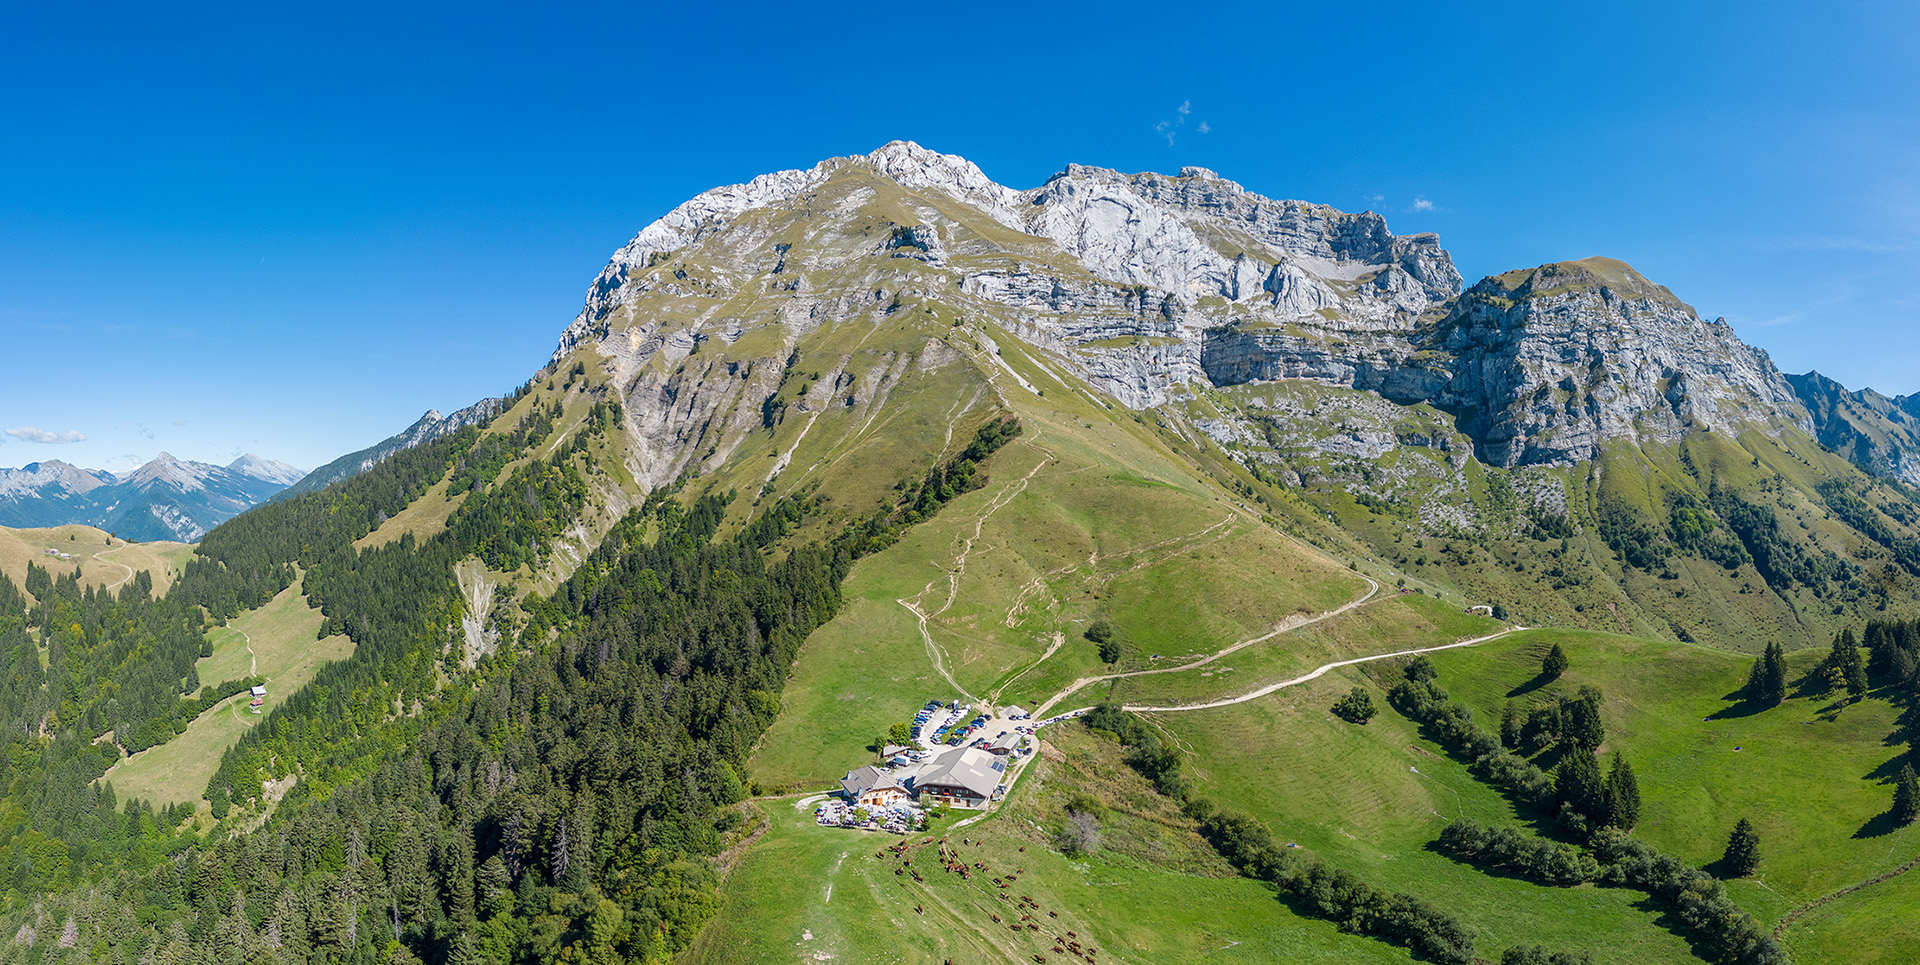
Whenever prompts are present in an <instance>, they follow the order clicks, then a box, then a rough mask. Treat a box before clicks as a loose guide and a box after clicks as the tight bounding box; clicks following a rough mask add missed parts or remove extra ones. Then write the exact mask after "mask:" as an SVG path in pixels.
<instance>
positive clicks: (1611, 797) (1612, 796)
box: [1607, 751, 1640, 831]
mask: <svg viewBox="0 0 1920 965" xmlns="http://www.w3.org/2000/svg"><path fill="white" fill-rule="evenodd" d="M1607 798H1608V801H1609V803H1610V805H1611V807H1610V808H1609V809H1608V810H1609V812H1610V813H1609V814H1608V815H1607V823H1608V824H1611V825H1613V826H1614V827H1616V828H1619V829H1620V830H1622V831H1631V830H1633V826H1634V825H1636V824H1638V823H1640V781H1639V779H1637V778H1635V777H1634V776H1633V765H1632V764H1629V763H1627V755H1626V754H1624V753H1621V752H1620V751H1614V752H1613V770H1612V771H1611V772H1610V773H1608V774H1607Z"/></svg>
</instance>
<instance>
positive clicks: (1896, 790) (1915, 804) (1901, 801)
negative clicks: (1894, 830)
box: [1893, 764, 1920, 824]
mask: <svg viewBox="0 0 1920 965" xmlns="http://www.w3.org/2000/svg"><path fill="white" fill-rule="evenodd" d="M1917 817H1920V783H1916V781H1915V779H1914V775H1913V765H1912V764H1902V765H1900V776H1899V777H1898V778H1896V779H1895V780H1894V782H1893V819H1894V820H1895V821H1897V822H1899V823H1900V824H1912V823H1913V819H1914V818H1917Z"/></svg>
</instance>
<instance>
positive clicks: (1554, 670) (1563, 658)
mask: <svg viewBox="0 0 1920 965" xmlns="http://www.w3.org/2000/svg"><path fill="white" fill-rule="evenodd" d="M1566 672H1567V652H1566V651H1565V650H1562V649H1560V645H1559V644H1557V643H1556V644H1554V645H1553V649H1552V650H1549V651H1547V656H1546V658H1545V659H1543V660H1541V661H1540V673H1541V674H1543V675H1545V676H1546V677H1548V678H1554V677H1558V676H1560V675H1561V674H1563V673H1566Z"/></svg>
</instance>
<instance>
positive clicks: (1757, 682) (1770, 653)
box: [1746, 643, 1787, 707]
mask: <svg viewBox="0 0 1920 965" xmlns="http://www.w3.org/2000/svg"><path fill="white" fill-rule="evenodd" d="M1746 697H1747V699H1748V700H1751V701H1753V702H1755V703H1757V704H1761V705H1762V706H1766V707H1778V706H1780V702H1781V701H1783V700H1786V699H1787V654H1786V651H1784V650H1782V649H1780V644H1778V643H1769V644H1767V650H1766V652H1765V653H1762V654H1761V655H1760V656H1759V657H1757V658H1755V659H1754V661H1753V670H1752V671H1750V672H1748V674H1747V688H1746Z"/></svg>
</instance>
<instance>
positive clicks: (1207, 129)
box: [1194, 121, 1213, 134]
mask: <svg viewBox="0 0 1920 965" xmlns="http://www.w3.org/2000/svg"><path fill="white" fill-rule="evenodd" d="M1194 130H1197V131H1199V132H1200V133H1202V134H1212V133H1213V127H1212V126H1211V125H1209V124H1208V123H1207V122H1206V121H1201V122H1200V126H1199V127H1197V128H1194Z"/></svg>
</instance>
